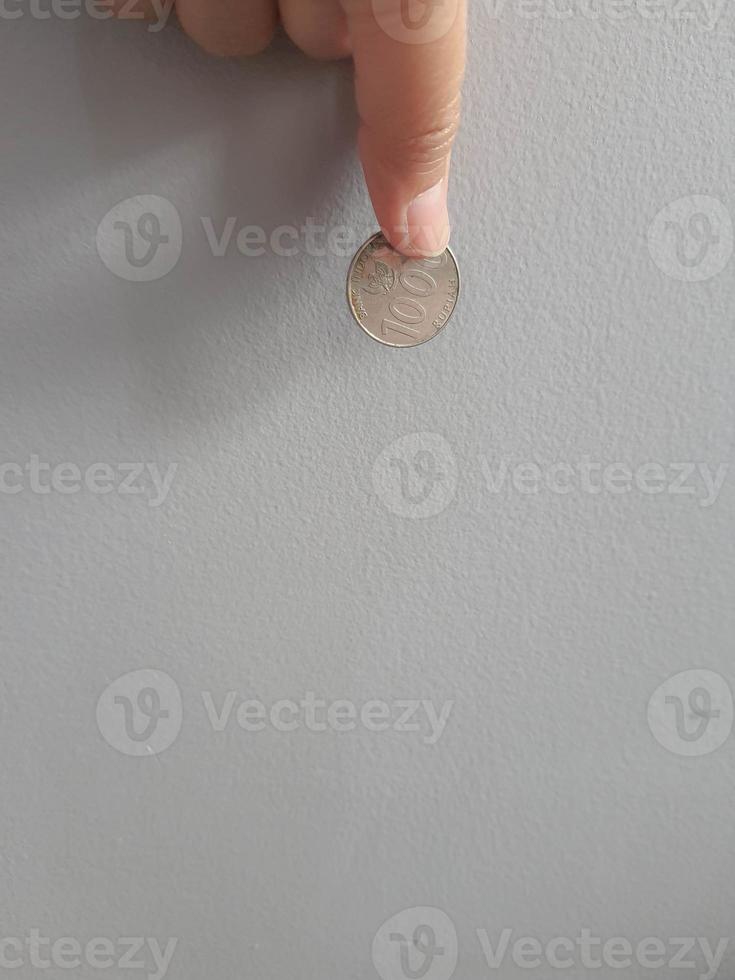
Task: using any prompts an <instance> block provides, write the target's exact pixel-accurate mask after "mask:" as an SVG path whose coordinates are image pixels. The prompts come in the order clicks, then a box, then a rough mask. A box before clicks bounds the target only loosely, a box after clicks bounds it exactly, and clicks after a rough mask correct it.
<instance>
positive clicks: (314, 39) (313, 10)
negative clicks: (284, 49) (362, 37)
mask: <svg viewBox="0 0 735 980" xmlns="http://www.w3.org/2000/svg"><path fill="white" fill-rule="evenodd" d="M279 6H280V12H281V22H282V23H283V26H284V28H285V30H286V33H287V34H288V36H289V37H290V38H291V40H292V41H293V42H294V44H296V45H297V46H298V47H299V48H301V50H302V51H303V52H304V53H305V54H307V55H309V57H311V58H326V59H334V58H346V57H349V55H350V53H351V49H350V39H349V34H348V31H347V18H346V16H345V12H344V10H343V9H342V6H341V4H340V2H339V0H280V5H279Z"/></svg>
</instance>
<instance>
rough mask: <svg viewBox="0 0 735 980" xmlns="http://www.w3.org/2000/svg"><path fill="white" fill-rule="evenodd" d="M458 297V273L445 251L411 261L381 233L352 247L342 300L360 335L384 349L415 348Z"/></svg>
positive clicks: (449, 311) (445, 316)
mask: <svg viewBox="0 0 735 980" xmlns="http://www.w3.org/2000/svg"><path fill="white" fill-rule="evenodd" d="M458 296H459V269H458V268H457V263H456V261H455V259H454V256H453V255H452V253H451V251H450V250H449V249H446V250H445V251H444V252H442V254H441V255H439V256H437V257H436V258H430V259H413V258H407V257H406V256H405V255H401V254H400V252H396V250H395V249H394V248H393V247H392V246H391V245H389V244H388V242H387V241H386V239H385V238H384V237H383V234H382V232H378V234H377V235H373V237H372V238H370V239H368V241H366V242H365V244H364V245H363V246H362V247H361V248H360V249H358V252H357V254H356V255H355V257H354V259H353V260H352V264H351V265H350V271H349V275H348V277H347V302H348V303H349V306H350V310H351V311H352V315H353V316H354V318H355V319H356V320H357V322H358V323H359V324H360V326H361V327H362V329H363V330H364V331H365V333H367V334H369V335H370V336H371V337H372V338H373V339H374V340H377V341H379V342H380V343H381V344H386V345H387V346H388V347H416V346H417V345H418V344H423V343H424V342H425V341H427V340H431V339H432V338H433V337H436V335H437V334H438V333H439V331H440V330H442V329H443V328H444V327H445V326H446V324H447V321H448V320H449V317H450V316H451V315H452V313H453V312H454V307H455V306H456V305H457V297H458Z"/></svg>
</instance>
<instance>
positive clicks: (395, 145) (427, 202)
mask: <svg viewBox="0 0 735 980" xmlns="http://www.w3.org/2000/svg"><path fill="white" fill-rule="evenodd" d="M343 2H344V4H345V10H346V13H347V21H348V26H349V29H350V37H351V41H352V47H353V56H354V59H355V71H356V86H357V105H358V110H359V113H360V135H359V144H360V156H361V158H362V165H363V169H364V171H365V178H366V181H367V185H368V190H369V192H370V197H371V198H372V202H373V207H374V208H375V213H376V215H377V218H378V222H379V224H380V226H381V228H382V229H383V232H384V233H385V235H386V237H387V238H388V239H389V241H390V242H391V244H392V245H394V246H395V247H396V248H398V249H399V250H400V251H402V252H404V253H405V254H407V255H438V254H440V253H441V252H442V251H443V250H444V248H445V247H446V244H447V241H448V240H449V216H448V212H447V181H448V174H449V159H450V154H451V148H452V142H453V140H454V137H455V134H456V132H457V126H458V124H459V99H460V88H461V84H462V74H463V71H464V49H465V5H464V0H343Z"/></svg>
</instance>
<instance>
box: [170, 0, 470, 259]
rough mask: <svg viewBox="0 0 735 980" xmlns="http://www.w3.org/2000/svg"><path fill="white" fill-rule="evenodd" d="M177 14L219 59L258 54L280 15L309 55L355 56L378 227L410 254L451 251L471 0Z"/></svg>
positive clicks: (242, 7)
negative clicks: (454, 152) (454, 158)
mask: <svg viewBox="0 0 735 980" xmlns="http://www.w3.org/2000/svg"><path fill="white" fill-rule="evenodd" d="M176 10H177V12H178V16H179V20H180V21H181V24H182V26H183V28H184V30H185V31H186V32H187V34H189V36H190V37H191V38H193V40H194V41H196V42H197V43H198V44H200V45H201V46H202V47H203V48H204V49H205V50H207V51H209V52H211V53H213V54H217V55H222V56H243V55H252V54H256V53H258V52H259V51H261V50H262V49H263V48H265V47H267V45H268V44H269V43H270V40H271V38H272V36H273V33H274V31H275V29H276V25H277V22H278V20H279V16H280V20H281V21H282V23H283V26H284V27H285V29H286V31H287V33H288V34H289V36H290V37H291V39H292V40H293V41H294V42H295V43H296V44H297V45H298V46H299V47H300V48H301V49H302V50H303V51H304V52H306V54H308V55H311V56H312V57H315V58H340V57H346V56H349V55H350V54H351V55H352V57H353V58H354V62H355V81H356V90H357V106H358V110H359V114H360V132H359V147H360V157H361V159H362V165H363V170H364V172H365V179H366V182H367V186H368V190H369V192H370V197H371V199H372V202H373V207H374V208H375V214H376V216H377V219H378V223H379V225H380V227H381V229H382V230H383V232H384V234H385V235H386V237H387V238H388V239H389V241H390V242H391V244H392V245H393V246H394V247H395V248H397V249H399V250H400V251H401V252H403V253H404V254H406V255H423V256H428V255H438V254H439V253H441V252H442V251H443V250H444V248H445V247H446V244H447V241H448V240H449V216H448V212H447V181H448V176H449V160H450V154H451V148H452V142H453V140H454V136H455V133H456V131H457V125H458V122H459V98H460V87H461V82H462V74H463V70H464V46H465V9H464V0H176Z"/></svg>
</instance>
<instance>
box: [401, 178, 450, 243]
mask: <svg viewBox="0 0 735 980" xmlns="http://www.w3.org/2000/svg"><path fill="white" fill-rule="evenodd" d="M406 225H407V227H408V242H409V246H410V248H411V250H412V251H415V252H420V253H421V254H422V255H441V253H442V252H443V251H444V249H445V248H446V247H447V243H448V242H449V213H448V212H447V182H446V180H445V179H444V178H442V179H441V180H440V181H438V182H437V183H436V184H434V186H433V187H430V188H429V189H428V191H424V192H423V194H419V195H418V196H417V197H415V198H414V199H413V201H411V203H410V204H409V206H408V210H407V211H406Z"/></svg>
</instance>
